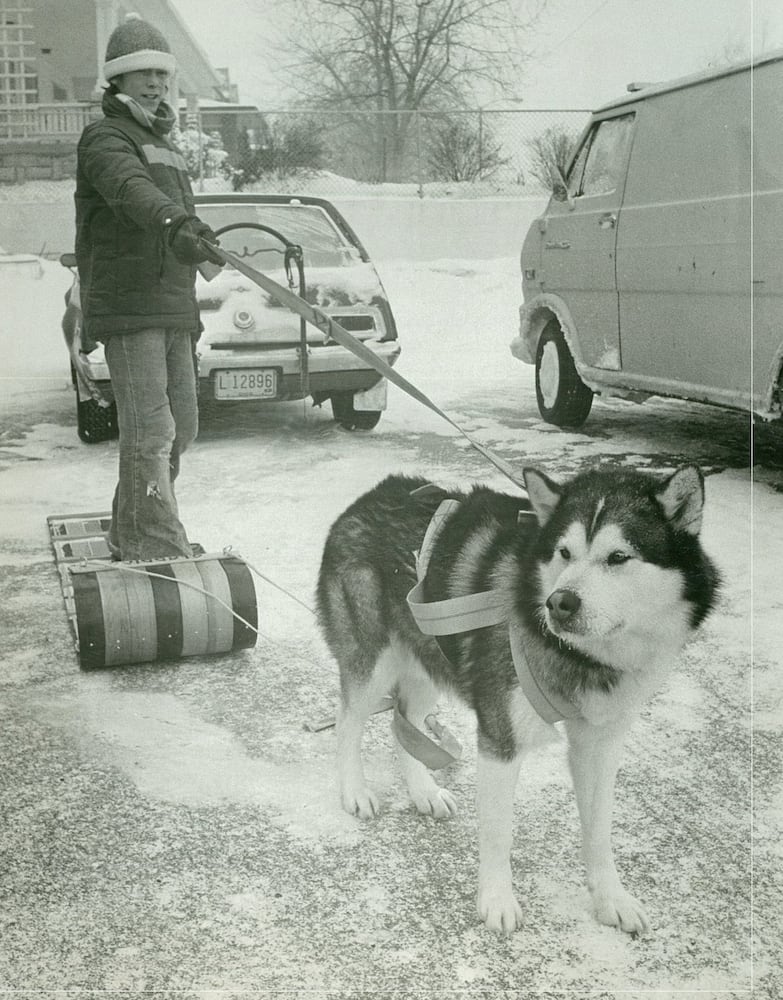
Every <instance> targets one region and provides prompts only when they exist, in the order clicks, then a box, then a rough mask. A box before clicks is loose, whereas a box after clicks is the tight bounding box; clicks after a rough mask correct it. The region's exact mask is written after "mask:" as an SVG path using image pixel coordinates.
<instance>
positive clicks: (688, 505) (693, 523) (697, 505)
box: [656, 465, 704, 535]
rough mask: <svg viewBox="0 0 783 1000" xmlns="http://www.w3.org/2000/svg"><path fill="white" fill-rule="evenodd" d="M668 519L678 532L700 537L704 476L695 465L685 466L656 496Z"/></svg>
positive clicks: (670, 478)
mask: <svg viewBox="0 0 783 1000" xmlns="http://www.w3.org/2000/svg"><path fill="white" fill-rule="evenodd" d="M656 498H657V500H658V503H660V505H661V507H663V512H664V514H665V515H666V519H667V520H668V521H669V523H670V524H671V525H672V527H673V528H674V529H675V530H676V531H685V532H687V533H688V534H689V535H698V533H699V531H700V530H701V514H702V509H703V507H704V476H703V475H702V474H701V469H699V468H697V467H696V466H695V465H683V466H682V467H681V468H679V469H678V470H677V471H676V472H675V473H674V475H672V476H670V477H669V478H668V479H667V480H666V482H665V483H664V484H663V487H662V488H661V489H660V490H659V491H658V493H657V494H656Z"/></svg>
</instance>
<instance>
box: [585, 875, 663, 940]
mask: <svg viewBox="0 0 783 1000" xmlns="http://www.w3.org/2000/svg"><path fill="white" fill-rule="evenodd" d="M593 907H594V909H595V915H596V918H597V920H598V921H599V923H602V924H608V925H609V926H610V927H619V928H620V930H621V931H625V933H626V934H634V935H638V934H647V933H648V932H649V930H650V921H649V920H648V918H647V914H646V913H645V912H644V907H643V906H642V904H641V903H640V902H639V901H638V900H636V899H634V897H633V896H632V895H631V894H630V892H626V891H625V889H623V888H622V886H620V887H618V888H617V889H613V890H611V891H602V890H600V889H596V890H595V891H594V892H593Z"/></svg>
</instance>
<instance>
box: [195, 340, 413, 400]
mask: <svg viewBox="0 0 783 1000" xmlns="http://www.w3.org/2000/svg"><path fill="white" fill-rule="evenodd" d="M363 344H364V346H365V347H367V348H369V349H370V350H371V351H372V352H373V354H375V355H376V357H378V358H379V359H380V360H381V361H385V362H386V364H388V365H393V364H394V363H395V362H396V361H397V358H398V357H399V356H400V345H399V343H398V342H397V341H396V340H389V341H363ZM250 369H253V370H258V369H274V370H275V371H276V372H277V393H276V395H275V396H273V397H267V398H268V399H270V401H274V400H285V399H301V398H302V397H303V396H307V395H312V394H319V395H321V396H323V395H324V394H328V393H330V392H343V391H353V392H359V391H362V390H365V389H369V388H371V387H372V386H374V385H376V384H377V383H378V381H379V380H380V378H381V375H380V374H379V373H378V372H377V371H375V370H374V369H372V368H368V367H367V365H366V363H365V362H364V361H362V360H361V359H360V358H357V357H356V355H355V354H353V353H352V352H351V351H349V350H347V349H346V348H344V347H341V346H339V345H334V344H332V345H330V346H329V347H314V348H313V347H311V349H310V350H309V351H308V353H307V373H306V374H305V373H304V372H303V370H302V363H301V355H300V352H299V350H298V349H293V348H291V347H285V348H280V349H277V350H275V349H272V350H264V351H242V352H238V351H233V350H211V349H210V348H209V347H208V346H206V347H205V348H204V349H202V350H200V351H198V374H199V380H200V381H201V383H202V385H203V384H204V383H207V384H208V385H209V387H210V388H209V394H210V396H212V397H213V398H214V396H215V391H214V383H215V377H216V373H217V372H218V371H226V370H230V371H234V372H241V371H246V370H250Z"/></svg>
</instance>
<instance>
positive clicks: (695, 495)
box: [318, 466, 719, 934]
mask: <svg viewBox="0 0 783 1000" xmlns="http://www.w3.org/2000/svg"><path fill="white" fill-rule="evenodd" d="M524 479H525V484H526V486H527V491H528V494H529V500H527V499H522V498H520V497H515V496H511V495H507V494H503V493H498V492H495V491H493V490H490V489H487V488H485V487H481V486H475V487H474V488H473V489H472V491H471V492H467V493H462V492H449V491H446V490H435V489H432V488H431V489H429V490H427V489H422V487H424V486H425V485H426V480H423V479H418V478H410V477H405V476H391V477H389V478H388V479H386V480H384V481H383V482H381V483H380V484H379V485H378V486H376V487H375V489H373V490H371V491H370V492H369V493H366V494H365V495H364V496H362V497H360V498H359V499H358V500H357V501H356V502H355V503H353V504H352V505H351V506H350V507H349V508H348V509H347V510H346V511H345V512H344V513H343V514H342V515H341V516H340V517H339V518H338V519H337V521H336V522H335V523H334V525H333V526H332V528H331V530H330V532H329V536H328V538H327V541H326V546H325V549H324V554H323V560H322V564H321V569H320V575H319V581H318V613H319V621H320V624H321V628H322V630H323V634H324V636H325V638H326V641H327V643H328V645H329V648H330V649H331V651H332V653H333V655H334V657H335V658H336V660H337V662H338V664H339V667H340V686H341V696H342V697H341V708H340V713H339V717H338V723H337V744H338V769H339V782H340V793H341V797H342V804H343V806H344V808H345V809H346V810H347V811H348V812H349V813H352V814H355V815H358V816H360V817H362V818H371V817H373V816H375V815H376V814H377V812H378V802H377V799H376V796H375V795H374V794H373V792H372V791H371V790H370V789H369V788H368V787H367V783H366V781H365V777H364V773H363V769H362V761H361V741H362V732H363V729H364V725H365V723H366V721H367V718H368V717H369V715H370V714H371V713H372V712H373V710H376V709H377V707H378V704H379V702H380V701H381V699H382V698H383V697H384V696H386V695H388V694H392V696H393V697H394V698H395V700H396V704H397V706H398V708H399V710H400V712H401V713H402V714H403V715H404V717H405V718H406V719H407V720H408V721H409V722H410V723H412V724H413V725H414V726H415V727H417V728H418V729H420V730H423V728H424V720H425V719H426V718H427V716H428V715H429V714H430V713H432V712H433V711H434V709H435V704H436V700H437V697H438V692H439V690H442V689H447V690H449V689H450V690H451V691H454V692H456V693H457V694H458V695H460V696H461V697H462V699H463V700H464V701H465V702H467V704H468V705H470V706H471V707H472V708H473V709H474V711H475V713H476V716H477V736H478V773H477V781H476V784H477V804H478V819H479V878H478V897H477V901H478V912H479V915H480V917H481V919H482V920H484V921H485V922H486V923H487V925H488V926H489V927H490V928H493V929H494V930H497V931H501V932H504V933H509V932H511V931H513V930H515V929H516V928H517V927H519V926H520V924H521V919H522V913H521V909H520V907H519V904H518V903H517V900H516V898H515V896H514V892H513V889H512V881H511V860H510V852H511V841H512V820H513V800H514V789H515V785H516V783H517V777H518V775H519V769H520V763H521V760H522V756H523V754H524V752H525V751H526V750H528V749H529V748H530V747H531V746H533V745H535V744H536V743H539V742H541V741H542V740H545V739H547V738H549V736H550V735H551V722H549V721H544V719H543V718H542V717H541V714H540V713H539V712H538V711H537V710H536V709H535V708H534V707H533V702H532V701H531V700H529V699H528V697H526V696H525V694H524V693H523V690H524V688H525V685H524V684H522V683H521V677H522V674H521V673H518V667H519V663H518V664H517V666H515V656H514V655H512V646H514V645H516V648H517V654H516V659H517V660H518V661H520V660H521V661H522V669H523V670H525V669H526V670H528V671H529V672H530V674H531V675H532V676H533V677H534V678H535V685H534V687H535V688H536V689H537V690H540V691H542V692H543V693H544V695H545V696H546V698H547V701H548V703H550V704H554V705H555V706H557V705H560V706H566V708H565V709H564V711H563V713H562V715H560V716H558V717H559V718H564V719H565V728H566V735H567V738H568V747H569V763H570V768H571V773H572V777H573V783H574V789H575V792H576V799H577V804H578V808H579V815H580V820H581V826H582V842H583V859H584V863H585V867H586V872H587V884H588V887H589V890H590V893H591V896H592V901H593V905H594V908H595V913H596V916H597V918H598V920H599V921H600V922H601V923H604V924H609V925H615V926H618V927H620V928H621V929H622V930H624V931H626V932H628V933H632V934H636V933H644V932H645V931H647V930H648V929H649V924H648V919H647V916H646V914H645V912H644V909H643V907H642V906H641V904H640V903H639V902H637V900H636V899H634V898H633V896H631V895H630V894H629V893H628V892H627V891H626V890H625V889H624V888H623V885H622V883H621V881H620V877H619V875H618V873H617V870H616V868H615V864H614V859H613V855H612V847H611V829H610V828H611V813H612V800H613V791H614V783H615V775H616V773H617V768H618V766H619V762H620V756H621V749H622V744H623V740H624V737H625V735H626V733H627V731H628V729H629V727H630V726H631V724H632V722H633V720H634V718H635V717H636V716H637V714H638V712H639V710H640V708H641V707H642V706H643V705H644V703H645V702H646V701H647V700H648V698H649V697H650V696H651V695H652V694H653V693H654V691H655V690H656V688H658V687H659V685H660V684H661V683H662V681H663V679H664V677H665V675H666V671H667V670H668V668H669V667H670V665H671V664H672V661H673V660H674V659H675V657H676V656H677V654H678V653H679V652H680V650H681V649H682V647H683V645H684V644H685V642H686V641H687V639H688V638H689V637H690V636H691V634H692V633H693V631H694V629H695V628H696V627H697V626H698V625H699V624H700V623H701V622H702V621H703V620H704V618H705V616H706V615H707V613H708V612H709V611H710V609H711V608H712V606H713V603H714V601H715V596H716V591H717V587H718V584H719V578H718V573H717V572H716V570H715V568H714V566H713V564H712V563H711V561H710V560H709V558H708V557H707V556H706V555H705V553H704V552H703V550H702V548H701V545H700V543H699V539H698V535H699V529H700V527H701V517H702V506H703V502H704V481H703V477H702V474H701V472H700V471H699V469H697V468H696V467H695V466H684V467H682V468H680V469H679V470H678V471H676V472H675V473H674V474H673V475H671V476H670V477H668V478H665V479H659V478H655V477H653V476H651V475H647V474H644V473H638V472H631V471H615V470H611V471H589V472H585V473H582V474H580V475H578V476H577V477H576V478H574V479H572V480H571V481H570V482H568V483H566V484H564V485H558V484H557V483H555V482H553V481H552V479H550V478H549V477H548V476H546V475H544V474H543V473H542V472H540V471H537V470H535V469H526V470H525V471H524ZM444 498H450V499H454V500H457V501H459V506H458V507H457V508H456V510H455V511H454V512H453V513H452V514H451V516H450V517H448V519H446V521H445V524H444V526H443V528H442V530H441V532H440V534H439V535H438V536H437V537H436V540H435V542H434V544H433V546H432V551H431V555H430V558H429V563H428V568H427V570H426V576H425V577H424V580H423V584H422V586H423V590H424V595H425V599H426V601H428V602H433V601H442V600H447V599H452V598H458V597H461V596H463V595H467V594H477V593H481V592H484V591H492V592H494V594H495V595H496V596H497V597H498V599H499V600H500V601H501V604H502V609H503V611H502V617H503V619H504V620H503V621H502V622H500V623H499V624H493V625H489V626H486V627H480V628H474V629H473V630H471V631H467V632H462V633H460V634H455V635H446V636H441V637H439V638H434V637H432V636H429V635H424V634H423V633H422V632H421V631H420V630H419V628H418V626H417V625H416V622H415V621H414V618H413V617H412V614H411V611H410V609H409V605H408V603H407V602H406V596H407V595H408V592H409V591H410V590H411V588H412V587H413V586H414V584H416V571H415V562H414V553H417V552H418V550H419V549H420V547H421V545H422V539H423V537H424V535H425V532H426V530H427V527H428V524H429V522H430V519H431V517H432V515H433V513H434V511H435V509H436V508H437V507H438V506H439V504H440V502H441V501H442V500H443V499H444ZM520 650H521V652H520ZM528 687H529V686H528ZM399 757H400V761H401V765H402V768H403V772H404V775H405V779H406V782H407V785H408V789H409V792H410V795H411V798H412V799H413V802H414V804H415V805H416V808H417V809H418V810H419V811H420V812H422V813H426V814H430V815H432V816H434V817H437V818H445V817H449V816H451V815H453V814H454V813H455V811H456V804H455V801H454V798H453V796H452V795H451V793H450V792H449V791H448V790H447V789H445V788H442V787H440V786H439V785H438V784H437V783H436V782H435V781H434V779H433V777H432V775H431V774H430V772H429V771H428V769H427V768H426V767H425V765H424V764H423V763H421V762H420V761H419V760H417V759H415V758H414V757H413V756H411V754H410V753H408V752H407V751H406V750H405V749H404V748H403V747H402V746H400V747H399Z"/></svg>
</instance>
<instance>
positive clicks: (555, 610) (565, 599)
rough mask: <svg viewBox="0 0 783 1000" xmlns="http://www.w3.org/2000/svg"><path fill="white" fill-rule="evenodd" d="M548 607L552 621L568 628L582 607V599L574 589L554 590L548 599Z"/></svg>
mask: <svg viewBox="0 0 783 1000" xmlns="http://www.w3.org/2000/svg"><path fill="white" fill-rule="evenodd" d="M546 607H547V611H548V612H549V616H550V618H551V619H552V622H553V623H554V624H555V625H558V626H560V627H561V628H566V629H567V628H568V626H569V623H570V622H572V621H573V619H574V617H575V616H576V614H577V612H578V611H579V609H580V608H581V607H582V599H581V598H580V597H579V594H577V593H576V591H574V590H567V589H563V590H554V591H552V593H551V594H550V595H549V597H547V599H546Z"/></svg>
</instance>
